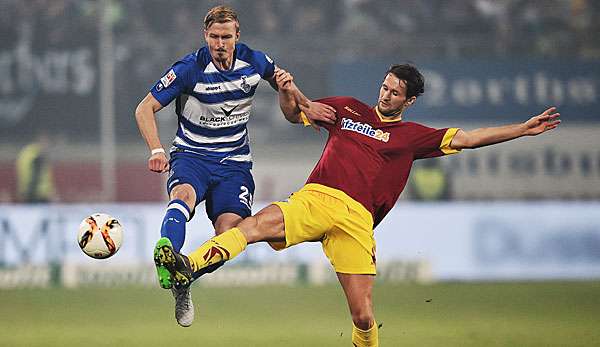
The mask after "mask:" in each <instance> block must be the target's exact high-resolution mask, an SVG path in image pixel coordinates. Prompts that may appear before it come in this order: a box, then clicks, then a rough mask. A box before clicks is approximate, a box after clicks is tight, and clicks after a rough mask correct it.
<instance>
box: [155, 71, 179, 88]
mask: <svg viewBox="0 0 600 347" xmlns="http://www.w3.org/2000/svg"><path fill="white" fill-rule="evenodd" d="M176 78H177V75H176V74H175V71H173V69H171V70H169V72H167V74H166V75H164V76H163V78H161V79H160V83H162V86H163V87H164V88H167V87H168V86H169V85H170V84H171V83H173V81H175V79H176ZM156 89H157V90H158V85H156ZM161 89H162V88H161Z"/></svg>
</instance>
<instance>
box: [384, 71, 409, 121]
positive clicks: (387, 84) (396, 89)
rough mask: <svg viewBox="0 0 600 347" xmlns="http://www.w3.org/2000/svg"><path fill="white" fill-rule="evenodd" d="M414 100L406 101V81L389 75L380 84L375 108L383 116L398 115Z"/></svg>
mask: <svg viewBox="0 0 600 347" xmlns="http://www.w3.org/2000/svg"><path fill="white" fill-rule="evenodd" d="M414 99H415V97H414V96H413V97H411V98H409V99H408V100H407V99H406V81H405V80H401V79H399V78H398V77H396V76H395V75H394V74H391V73H389V74H387V76H385V79H384V80H383V83H381V88H380V89H379V100H378V101H377V107H378V108H379V112H381V113H382V114H384V115H392V114H399V113H401V112H402V111H403V110H404V109H405V108H406V107H408V106H410V105H412V103H413V102H414Z"/></svg>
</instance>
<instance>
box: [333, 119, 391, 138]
mask: <svg viewBox="0 0 600 347" xmlns="http://www.w3.org/2000/svg"><path fill="white" fill-rule="evenodd" d="M342 130H350V131H354V132H355V133H359V134H362V135H365V136H368V137H370V138H373V139H375V140H379V141H382V142H388V141H389V140H390V133H386V132H383V131H382V130H380V129H373V127H372V126H371V125H370V124H366V123H361V122H355V121H353V120H352V119H348V118H342Z"/></svg>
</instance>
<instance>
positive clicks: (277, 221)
mask: <svg viewBox="0 0 600 347" xmlns="http://www.w3.org/2000/svg"><path fill="white" fill-rule="evenodd" d="M282 239H283V240H285V232H284V223H283V213H282V212H281V209H280V208H279V207H278V206H276V205H270V206H267V207H265V208H264V209H262V210H261V211H260V212H258V213H257V214H256V215H255V216H250V217H248V218H245V219H244V220H243V221H241V222H240V223H239V224H238V226H237V227H235V228H231V229H229V230H227V231H225V232H223V233H222V234H220V235H217V236H215V237H213V238H211V239H210V240H208V241H206V242H205V243H204V244H202V245H201V246H200V247H198V248H197V249H196V250H195V251H193V252H192V253H190V255H189V260H190V262H191V265H192V268H193V270H194V273H193V278H194V279H196V278H198V277H200V276H202V275H203V274H206V273H209V272H212V271H214V270H215V269H216V268H218V267H219V266H220V265H221V264H220V263H222V262H225V261H228V260H231V259H233V258H234V257H236V256H237V255H238V254H240V253H241V252H242V251H244V249H246V246H247V245H248V244H249V243H255V242H259V241H271V240H278V241H280V240H282Z"/></svg>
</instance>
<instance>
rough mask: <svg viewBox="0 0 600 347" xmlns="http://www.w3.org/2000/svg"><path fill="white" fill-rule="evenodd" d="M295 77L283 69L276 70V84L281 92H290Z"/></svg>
mask: <svg viewBox="0 0 600 347" xmlns="http://www.w3.org/2000/svg"><path fill="white" fill-rule="evenodd" d="M293 80H294V76H292V74H290V73H289V72H287V71H285V70H284V69H282V68H276V69H275V83H276V84H277V88H279V90H280V91H290V90H291V89H292V81H293Z"/></svg>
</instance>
